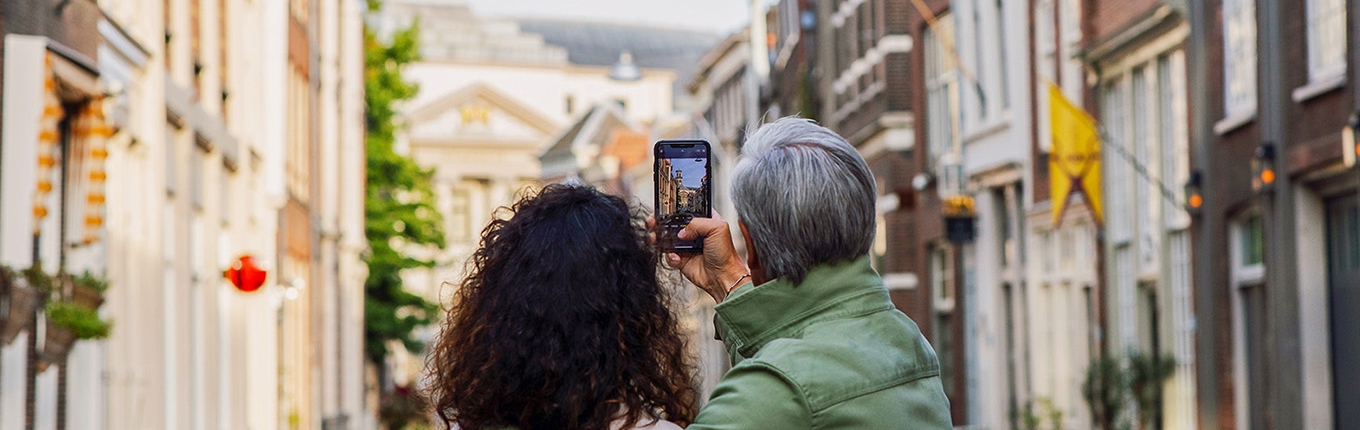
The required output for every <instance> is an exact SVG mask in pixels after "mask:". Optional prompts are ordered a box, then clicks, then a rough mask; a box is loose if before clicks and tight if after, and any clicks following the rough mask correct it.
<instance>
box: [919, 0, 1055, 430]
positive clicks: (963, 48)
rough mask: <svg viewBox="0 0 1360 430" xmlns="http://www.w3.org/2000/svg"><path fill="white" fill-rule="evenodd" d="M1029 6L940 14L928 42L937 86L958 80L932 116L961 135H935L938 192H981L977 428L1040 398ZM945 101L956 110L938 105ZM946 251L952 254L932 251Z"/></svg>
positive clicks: (971, 344) (968, 302) (975, 261)
mask: <svg viewBox="0 0 1360 430" xmlns="http://www.w3.org/2000/svg"><path fill="white" fill-rule="evenodd" d="M1026 6H1027V5H1026V4H1024V3H1023V2H999V1H992V0H956V1H954V2H952V7H951V10H950V13H949V14H948V15H946V16H941V17H939V19H940V21H939V22H938V23H937V25H936V26H935V27H934V28H933V29H931V30H929V31H927V32H926V33H925V37H924V38H923V39H924V43H925V46H924V49H925V52H926V55H927V68H928V71H927V76H926V79H927V86H928V87H931V88H933V87H934V85H936V84H940V83H941V82H950V84H948V85H944V86H942V87H941V88H944V89H945V91H950V92H952V94H950V95H949V98H940V97H931V98H928V102H927V103H928V104H930V106H928V107H927V112H928V113H932V117H937V115H936V114H934V113H937V112H947V115H948V116H947V117H946V118H948V121H949V122H950V125H949V126H948V127H946V128H947V129H952V130H956V132H954V133H943V134H944V135H948V136H949V139H948V140H952V141H949V142H936V141H935V140H936V139H935V136H936V135H935V134H931V142H930V145H929V147H930V148H946V149H945V150H941V151H937V152H938V154H939V157H938V158H933V160H935V161H936V163H935V166H936V172H934V174H935V176H936V177H937V178H939V181H940V182H939V186H938V188H939V191H940V193H941V195H942V197H948V194H950V193H962V194H965V195H969V196H971V197H972V198H973V200H974V202H975V206H974V207H975V208H976V212H977V219H976V229H977V236H976V237H977V239H976V240H975V241H974V242H972V243H968V244H964V245H962V254H961V255H962V258H963V260H962V262H961V263H962V264H963V276H964V279H963V283H962V284H961V285H962V287H963V291H964V293H963V294H962V295H961V296H960V297H963V300H965V303H961V304H960V305H962V307H963V309H966V311H965V315H966V319H965V322H964V324H965V326H964V331H965V333H966V335H965V336H964V339H966V342H967V345H966V346H965V347H964V348H963V349H964V351H967V359H966V363H967V364H966V367H967V368H966V370H965V372H964V373H965V374H966V375H967V377H968V381H967V384H968V389H967V390H966V393H967V396H968V398H967V399H959V400H961V401H964V402H966V404H967V405H968V408H967V410H968V413H969V417H968V423H969V424H972V425H976V426H980V427H984V428H1001V427H1005V426H1006V425H1007V424H1008V423H1009V422H1010V420H1011V418H1012V413H1013V412H1012V410H1013V408H1017V407H1023V406H1024V405H1025V404H1026V403H1027V402H1028V401H1029V400H1031V398H1030V396H1029V395H1028V393H1027V392H1026V391H1025V389H1024V388H1025V382H1026V381H1024V379H1025V375H1026V374H1028V373H1029V372H1027V371H1026V369H1025V368H1024V363H1025V362H1024V360H1025V357H1026V354H1025V351H1024V346H1025V345H1026V339H1027V338H1028V336H1027V333H1025V332H1024V331H1023V328H1024V327H1025V326H1026V324H1024V323H1023V319H1024V317H1025V315H1027V314H1028V313H1027V312H1026V301H1025V298H1026V294H1025V289H1026V287H1027V286H1026V282H1025V281H1026V272H1025V265H1024V263H1025V256H1026V253H1025V252H1024V249H1023V248H1022V244H1023V240H1022V236H1023V235H1024V231H1025V224H1026V222H1025V221H1026V220H1025V216H1024V211H1025V209H1026V207H1027V204H1026V203H1027V202H1029V201H1031V199H1030V196H1031V193H1030V192H1031V190H1030V189H1029V188H1030V187H1028V186H1026V184H1028V183H1032V182H1030V181H1029V179H1030V178H1029V176H1030V172H1032V168H1031V167H1032V163H1034V162H1036V161H1035V160H1032V157H1031V147H1030V145H1029V142H1032V140H1033V139H1032V137H1031V131H1032V127H1033V121H1032V114H1033V110H1032V108H1031V95H1032V93H1031V92H1030V91H1029V90H1028V89H1029V87H1028V85H1029V83H1030V82H1031V76H1030V73H1029V67H1027V66H1028V65H1029V52H1028V48H1029V38H1028V37H1027V33H1028V30H1029V25H1028V23H1029V10H1028V9H1027V7H1026ZM949 44H953V45H955V47H956V49H957V50H956V51H955V52H956V54H957V57H954V58H947V57H945V56H951V55H953V54H951V53H949V48H948V46H949ZM932 55H933V56H934V57H936V59H935V60H934V61H932ZM954 61H959V63H958V64H959V65H958V66H957V68H956V69H952V70H951V69H949V68H948V67H933V68H932V67H931V66H929V65H930V64H946V65H947V64H950V63H953V62H954ZM929 69H934V70H935V71H936V72H938V73H934V74H932V73H931V72H930V71H929ZM937 77H939V78H937ZM948 100H957V102H953V101H948ZM940 101H946V103H945V104H949V105H953V106H936V105H940V104H941V103H939V102H940ZM931 124H940V123H938V122H931ZM936 127H937V128H939V127H943V125H936ZM951 147H952V148H953V149H952V150H951V149H950V148H951ZM1045 161H1046V160H1045ZM954 172H960V174H956V173H954ZM956 175H958V176H956ZM955 177H958V178H960V180H958V181H955V180H954V178H955ZM945 252H948V251H947V250H946V249H945V248H937V249H935V250H933V251H932V253H941V254H943V253H945ZM932 255H933V254H932ZM947 259H948V257H945V258H943V260H947ZM932 279H935V278H934V277H932Z"/></svg>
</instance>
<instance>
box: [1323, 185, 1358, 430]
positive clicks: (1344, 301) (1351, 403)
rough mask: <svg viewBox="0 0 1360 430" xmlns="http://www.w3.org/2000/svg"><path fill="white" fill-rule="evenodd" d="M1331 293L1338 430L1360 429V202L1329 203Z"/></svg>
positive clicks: (1349, 199) (1352, 199)
mask: <svg viewBox="0 0 1360 430" xmlns="http://www.w3.org/2000/svg"><path fill="white" fill-rule="evenodd" d="M1327 238H1328V239H1327V242H1328V246H1327V248H1328V252H1327V253H1328V256H1327V271H1328V275H1329V276H1328V279H1330V282H1329V285H1328V287H1329V288H1328V289H1329V290H1330V291H1331V320H1332V321H1331V332H1332V372H1333V374H1332V381H1333V382H1332V387H1333V388H1332V389H1333V390H1334V391H1333V393H1332V398H1333V399H1334V401H1335V402H1336V403H1335V404H1336V406H1335V410H1336V428H1338V429H1346V430H1351V429H1360V396H1357V395H1356V393H1360V366H1356V365H1355V363H1360V330H1356V327H1360V199H1357V197H1356V196H1355V195H1351V196H1348V197H1342V198H1337V199H1332V200H1330V201H1328V202H1327Z"/></svg>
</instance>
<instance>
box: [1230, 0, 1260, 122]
mask: <svg viewBox="0 0 1360 430" xmlns="http://www.w3.org/2000/svg"><path fill="white" fill-rule="evenodd" d="M1222 22H1223V29H1222V32H1223V34H1222V36H1223V54H1224V55H1223V114H1224V117H1226V118H1241V117H1248V116H1251V115H1254V114H1255V113H1256V104H1257V97H1258V94H1257V91H1258V89H1257V82H1256V81H1257V79H1258V76H1257V70H1256V69H1257V65H1258V61H1259V60H1258V58H1257V57H1256V46H1257V25H1256V24H1257V23H1256V3H1255V0H1223V9H1222ZM1234 86H1239V87H1238V88H1239V89H1240V92H1239V91H1236V90H1235V89H1234Z"/></svg>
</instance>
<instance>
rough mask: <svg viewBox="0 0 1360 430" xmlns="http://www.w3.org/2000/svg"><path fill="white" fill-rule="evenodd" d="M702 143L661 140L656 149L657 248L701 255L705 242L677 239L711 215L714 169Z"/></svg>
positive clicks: (708, 150)
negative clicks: (697, 220)
mask: <svg viewBox="0 0 1360 430" xmlns="http://www.w3.org/2000/svg"><path fill="white" fill-rule="evenodd" d="M710 149H711V148H710V146H709V145H708V142H706V141H703V140H662V141H659V142H657V143H656V146H655V149H654V151H655V154H654V155H655V157H654V159H655V160H656V162H655V164H653V165H652V169H653V171H655V177H656V181H655V182H656V212H655V214H656V226H657V245H658V246H660V247H661V249H662V250H663V251H667V252H700V251H702V250H703V249H704V242H703V241H702V240H680V239H678V238H677V237H676V235H677V234H679V233H680V229H682V228H685V226H686V225H689V221H690V220H692V219H694V218H696V217H698V218H708V217H710V216H712V215H711V214H712V210H713V207H712V205H711V202H712V201H713V187H712V185H711V184H712V182H713V166H712V164H711V163H709V160H710V158H709V152H710Z"/></svg>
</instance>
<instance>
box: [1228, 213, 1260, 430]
mask: <svg viewBox="0 0 1360 430" xmlns="http://www.w3.org/2000/svg"><path fill="white" fill-rule="evenodd" d="M1262 227H1263V225H1262V222H1261V215H1260V214H1257V213H1251V214H1247V215H1245V216H1242V217H1240V218H1239V219H1238V220H1236V221H1234V222H1233V223H1232V224H1231V227H1230V230H1229V232H1230V234H1229V236H1230V237H1229V242H1230V243H1229V247H1230V248H1229V250H1230V254H1231V255H1230V257H1229V258H1230V260H1231V271H1230V281H1231V282H1230V283H1229V288H1231V292H1230V294H1231V297H1233V299H1232V310H1231V312H1232V325H1233V345H1232V348H1233V354H1232V355H1233V385H1234V386H1235V387H1237V388H1238V389H1236V390H1233V392H1234V393H1233V403H1234V406H1235V407H1234V409H1235V410H1236V412H1237V417H1236V419H1237V422H1239V423H1243V425H1241V426H1240V427H1239V428H1244V429H1252V428H1264V426H1263V424H1264V417H1263V416H1262V414H1261V413H1260V411H1259V409H1260V408H1259V407H1260V406H1261V401H1262V397H1261V396H1260V390H1261V384H1262V383H1263V382H1264V381H1263V380H1262V378H1261V376H1262V373H1261V372H1260V363H1261V359H1262V358H1263V355H1262V354H1261V350H1262V345H1261V344H1260V343H1259V342H1258V341H1257V339H1260V338H1261V336H1262V335H1263V331H1264V330H1263V329H1264V324H1263V321H1264V316H1265V304H1264V301H1263V299H1264V297H1263V293H1262V291H1263V290H1264V288H1263V286H1264V283H1265V266H1264V264H1262V263H1263V262H1264V260H1265V233H1264V229H1263V228H1262Z"/></svg>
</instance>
